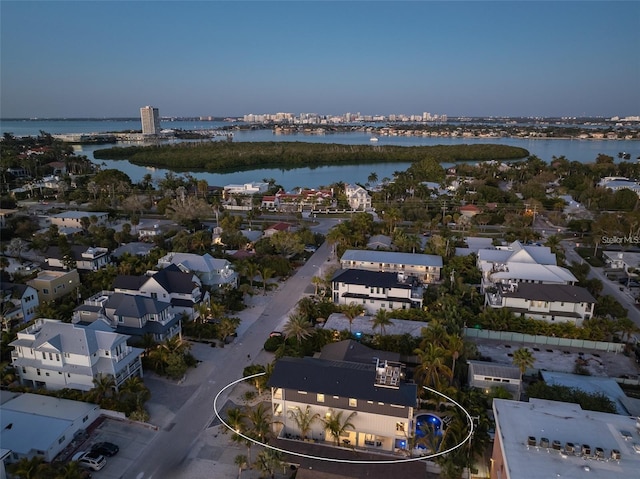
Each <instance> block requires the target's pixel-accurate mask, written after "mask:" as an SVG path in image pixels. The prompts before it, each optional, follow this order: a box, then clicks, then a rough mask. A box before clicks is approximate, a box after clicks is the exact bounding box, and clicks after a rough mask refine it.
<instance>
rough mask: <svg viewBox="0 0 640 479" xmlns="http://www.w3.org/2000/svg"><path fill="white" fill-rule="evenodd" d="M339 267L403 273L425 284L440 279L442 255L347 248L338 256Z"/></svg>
mask: <svg viewBox="0 0 640 479" xmlns="http://www.w3.org/2000/svg"><path fill="white" fill-rule="evenodd" d="M340 267H341V268H344V269H362V270H367V271H381V272H392V273H403V274H404V275H405V276H413V277H415V278H417V279H418V281H420V282H421V283H425V284H426V283H434V282H436V281H439V280H440V272H441V270H442V257H441V256H437V255H431V254H422V253H398V252H394V251H372V250H357V249H348V250H347V251H345V252H344V254H343V255H342V257H341V258H340Z"/></svg>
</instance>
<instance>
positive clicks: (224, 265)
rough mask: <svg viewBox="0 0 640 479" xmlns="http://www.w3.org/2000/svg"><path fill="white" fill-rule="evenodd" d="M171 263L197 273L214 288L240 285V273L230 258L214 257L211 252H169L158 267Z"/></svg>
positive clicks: (205, 282)
mask: <svg viewBox="0 0 640 479" xmlns="http://www.w3.org/2000/svg"><path fill="white" fill-rule="evenodd" d="M171 264H174V265H176V266H178V268H180V270H181V271H184V272H186V273H193V274H196V275H197V276H198V278H200V281H202V284H204V285H206V286H210V287H211V288H213V289H220V288H222V287H225V286H227V287H231V288H235V287H237V286H238V274H237V273H236V272H235V271H234V269H233V265H232V264H231V263H230V262H229V261H228V260H226V259H218V258H214V257H213V256H211V255H210V254H209V253H206V254H204V255H199V254H192V253H168V254H167V255H165V256H163V257H162V258H160V259H159V260H158V264H157V267H158V268H159V269H162V268H166V267H167V266H169V265H171Z"/></svg>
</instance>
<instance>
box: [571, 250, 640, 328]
mask: <svg viewBox="0 0 640 479" xmlns="http://www.w3.org/2000/svg"><path fill="white" fill-rule="evenodd" d="M562 247H563V248H564V251H565V255H566V257H567V263H568V264H570V263H572V262H574V261H575V262H577V263H583V262H584V260H583V259H582V258H581V257H580V255H579V254H578V253H576V251H575V249H574V247H575V245H574V244H573V243H572V242H570V241H562ZM588 277H589V278H597V279H599V280H600V281H601V282H602V294H603V295H606V294H608V295H611V296H613V297H614V298H615V299H616V300H617V301H618V302H619V303H620V304H622V306H624V307H625V308H626V310H627V311H628V315H629V319H631V320H633V321H634V322H635V323H636V325H637V326H638V327H640V310H638V308H637V307H636V305H635V301H634V300H633V298H632V297H631V296H630V295H629V294H627V292H626V290H623V291H620V284H618V283H617V282H614V281H611V280H609V279H608V278H606V277H605V275H604V273H603V271H602V268H594V267H593V266H592V267H591V269H590V271H589V275H588Z"/></svg>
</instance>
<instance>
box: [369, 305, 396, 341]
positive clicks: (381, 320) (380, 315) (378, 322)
mask: <svg viewBox="0 0 640 479" xmlns="http://www.w3.org/2000/svg"><path fill="white" fill-rule="evenodd" d="M390 314H391V313H390V312H389V311H387V310H386V309H384V308H381V309H379V310H378V312H377V313H376V315H375V316H374V317H373V319H372V320H371V321H372V322H373V326H372V328H373V330H374V331H375V330H376V329H377V328H380V332H381V334H382V335H383V336H384V335H385V334H386V332H387V331H386V327H387V326H391V325H392V324H393V321H391V317H390Z"/></svg>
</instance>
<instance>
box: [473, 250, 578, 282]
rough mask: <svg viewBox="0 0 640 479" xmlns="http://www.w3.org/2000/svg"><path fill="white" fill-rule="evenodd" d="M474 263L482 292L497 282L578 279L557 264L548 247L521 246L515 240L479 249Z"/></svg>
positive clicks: (568, 280) (569, 280) (574, 280)
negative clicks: (480, 280) (505, 244)
mask: <svg viewBox="0 0 640 479" xmlns="http://www.w3.org/2000/svg"><path fill="white" fill-rule="evenodd" d="M477 265H478V268H479V269H480V272H481V273H482V290H483V291H485V290H486V288H491V287H495V286H496V285H497V284H503V285H508V284H514V283H521V282H525V283H527V282H528V283H544V284H575V283H577V282H578V280H577V278H576V277H575V276H574V275H573V274H572V273H571V271H569V270H568V269H567V268H563V267H561V266H558V265H557V260H556V255H555V254H553V253H552V252H551V249H550V248H548V247H547V246H538V245H523V244H522V243H520V242H519V241H514V242H513V243H511V244H509V245H507V246H497V247H495V248H482V249H479V250H478V260H477Z"/></svg>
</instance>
